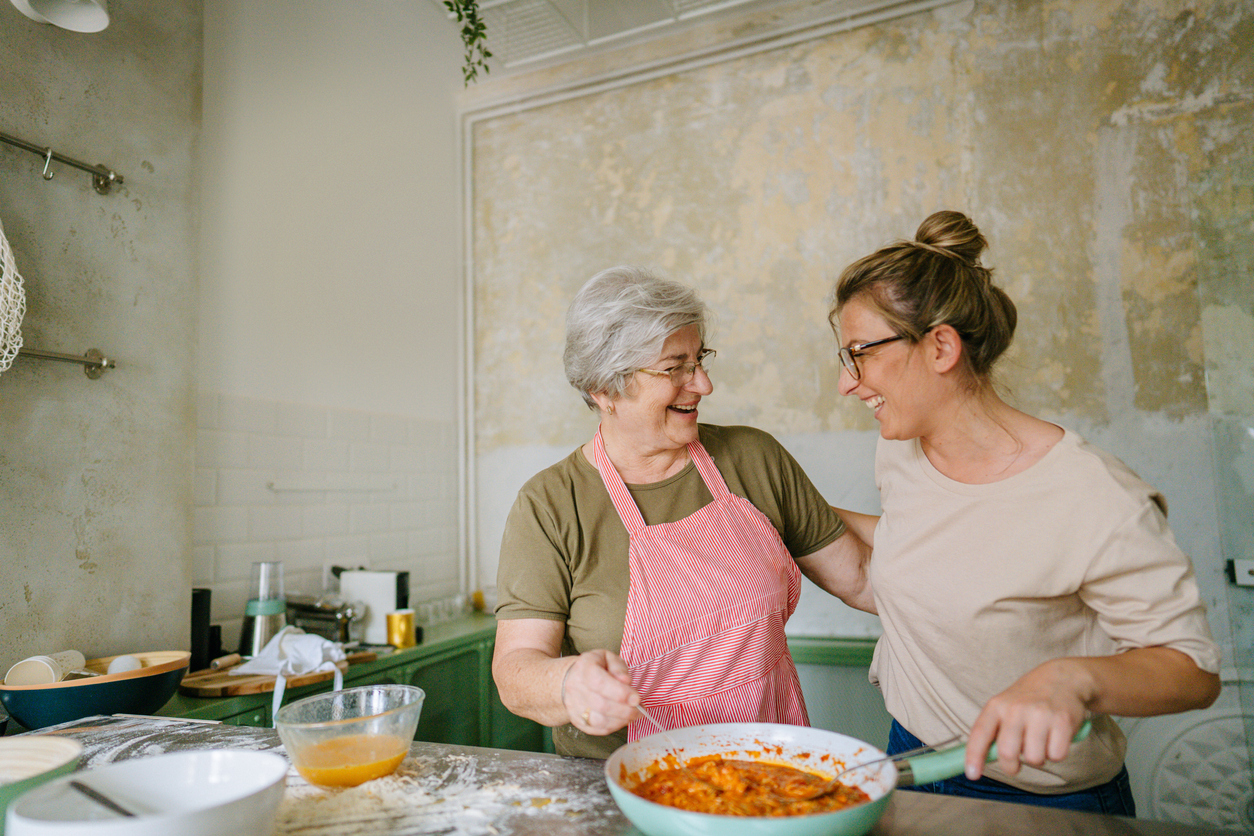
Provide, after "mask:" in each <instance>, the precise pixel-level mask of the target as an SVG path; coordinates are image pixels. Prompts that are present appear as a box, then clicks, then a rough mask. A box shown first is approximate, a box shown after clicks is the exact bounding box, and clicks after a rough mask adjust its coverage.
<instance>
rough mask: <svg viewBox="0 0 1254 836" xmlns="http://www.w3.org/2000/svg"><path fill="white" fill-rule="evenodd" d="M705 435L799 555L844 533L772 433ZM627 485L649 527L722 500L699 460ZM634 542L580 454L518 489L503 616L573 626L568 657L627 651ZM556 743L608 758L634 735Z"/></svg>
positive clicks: (504, 545) (708, 428)
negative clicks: (656, 477) (646, 481)
mask: <svg viewBox="0 0 1254 836" xmlns="http://www.w3.org/2000/svg"><path fill="white" fill-rule="evenodd" d="M699 437H700V440H701V444H702V446H704V447H705V449H706V452H708V453H709V454H710V456H711V457H712V458H713V459H714V464H715V465H716V466H717V467H718V470H719V473H720V474H721V475H722V477H723V480H724V481H725V482H726V483H727V487H728V490H730V491H731V492H732V493H734V494H736V495H737V496H741V497H744V498H745V499H747V500H749V502H751V503H752V504H753V506H754V507H755V508H757V509H758V510H759V511H761V512H762V514H763V515H764V516H766V518H767V519H768V520H770V522H771V524H772V525H773V526H774V527H775V530H776V531H777V532H779V535H780V539H781V540H783V542H784V545H785V546H786V547H787V549H788V551H789V553H791V554H792V555H793V556H794V557H804V556H806V555H809V554H813V553H814V552H816V551H818V550H819V549H821V548H823V547H824V546H826V545H827V544H828V543H831V542H832V541H833V540H835V539H836V538H837V537H839V536H840V535H841V534H843V533H844V530H845V527H844V524H843V523H842V522H841V520H840V517H838V516H837V515H836V513H835V512H834V511H833V510H832V509H831V506H829V505H828V504H827V502H826V501H825V500H824V499H823V497H822V495H821V494H820V493H819V492H818V490H817V489H816V488H815V487H814V485H813V484H812V483H811V482H810V479H809V477H807V476H806V474H805V471H803V470H802V469H801V466H800V465H799V464H797V462H796V460H795V459H793V457H792V456H791V455H789V453H788V451H787V450H785V449H784V448H783V447H782V446H781V445H780V443H779V442H778V441H776V440H775V438H774V437H772V436H771V435H770V434H769V433H766V432H763V431H761V430H757V429H754V428H752V427H719V426H713V425H709V424H701V425H699ZM627 488H628V490H629V491H630V492H631V495H632V498H633V499H635V501H636V505H637V507H639V508H640V513H641V515H642V516H643V517H644V521H645V523H647V524H648V525H657V524H659V523H666V522H675V521H677V520H681V519H683V518H685V517H687V516H689V515H691V514H694V513H696V512H697V511H699V510H700V509H701V508H703V507H705V506H706V505H708V504H709V503H710V502H712V501H713V499H714V497H713V496H711V494H710V492H709V490H708V489H707V488H706V486H705V482H704V481H702V479H701V474H700V473H699V472H698V471H697V469H696V465H694V464H693V463H692V462H691V461H690V462H689V463H688V464H687V466H686V467H684V469H683V470H681V471H680V472H679V473H677V474H675V475H674V476H672V477H670V478H669V479H665V480H663V481H661V482H655V483H651V484H647V485H628V486H627ZM627 545H628V538H627V529H626V527H625V526H624V525H623V522H622V520H621V519H619V516H618V512H617V511H616V510H615V508H614V503H613V502H612V501H611V500H610V495H609V492H608V491H606V489H605V483H604V482H603V481H602V480H601V474H600V472H599V471H598V470H597V469H596V467H595V466H594V465H592V463H590V462H589V461H588V460H587V458H586V457H585V456H584V454H583V451H582V449H576V450H575V451H574V452H573V453H571V454H570V455H569V456H567V457H566V458H565V459H563V460H562V461H560V462H558V463H557V464H555V465H553V466H552V467H549V468H547V469H546V470H543V471H541V472H540V473H538V474H537V475H535V476H533V477H532V478H531V479H530V480H529V481H528V482H527V483H526V484H525V485H523V487H522V490H520V491H519V492H518V498H517V499H516V500H515V502H514V507H513V508H512V509H511V510H510V513H509V517H508V519H507V521H506V523H505V535H504V537H503V538H502V541H501V559H500V566H499V569H498V571H497V600H498V603H497V608H496V616H497V618H498V619H508V618H544V619H551V620H554V621H564V622H566V634H565V637H564V638H563V640H562V655H564V656H569V655H575V654H579V653H582V652H584V651H585V650H595V649H604V650H610V651H612V652H614V653H618V652H619V649H620V647H621V644H622V637H623V622H624V619H625V618H626V614H627V588H628V582H629V578H628V566H627ZM553 739H554V745H555V747H556V748H557V751H558V752H559V753H560V754H567V755H578V756H581V757H601V758H604V757H608V756H609V755H610V754H611V753H612V752H613V751H614V749H615V748H617V746H619V745H621V744H622V743H625V742H626V732H625V731H624V732H622V734H621V735H610V736H609V737H604V738H597V737H590V736H588V735H585V734H583V733H582V732H579V731H578V730H577V729H575V728H574V727H573V726H564V727H561V728H559V729H555V730H554V735H553Z"/></svg>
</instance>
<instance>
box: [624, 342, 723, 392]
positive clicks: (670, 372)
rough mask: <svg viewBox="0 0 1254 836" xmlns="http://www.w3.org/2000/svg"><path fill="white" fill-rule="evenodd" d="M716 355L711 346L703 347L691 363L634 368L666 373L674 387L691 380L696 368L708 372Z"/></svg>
mask: <svg viewBox="0 0 1254 836" xmlns="http://www.w3.org/2000/svg"><path fill="white" fill-rule="evenodd" d="M716 356H718V352H717V351H715V350H714V349H712V348H703V349H701V351H699V352H698V353H697V359H696V361H695V362H692V363H680V364H679V365H678V366H671V367H670V368H669V369H636V371H638V372H644V373H645V374H651V375H654V376H656V377H661V376H662V375H666V376H668V377H669V378H670V379H671V385H672V386H674V387H675V388H676V389H678V388H680V387H683V386H687V385H688V381H690V380H692V378H693V377H695V376H696V374H697V369H698V368H700V369H701V371H703V372H705V373H706V374H709V373H710V370H709V365H710V361H711V360H713V359H714V358H715V357H716Z"/></svg>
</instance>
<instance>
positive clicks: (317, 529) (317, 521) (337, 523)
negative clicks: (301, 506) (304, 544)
mask: <svg viewBox="0 0 1254 836" xmlns="http://www.w3.org/2000/svg"><path fill="white" fill-rule="evenodd" d="M303 527H304V531H305V536H307V537H328V536H332V535H343V534H347V533H348V505H347V504H346V503H337V504H326V505H318V506H315V507H312V508H306V509H305V513H304V524H303Z"/></svg>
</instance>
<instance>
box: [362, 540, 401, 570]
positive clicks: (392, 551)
mask: <svg viewBox="0 0 1254 836" xmlns="http://www.w3.org/2000/svg"><path fill="white" fill-rule="evenodd" d="M406 546H407V537H406V534H405V532H403V531H384V532H381V533H378V534H371V535H370V557H371V562H372V564H373V565H376V566H378V565H381V564H382V565H389V566H396V567H398V568H399V564H401V563H402V562H403V561H404V560H405V558H406V557H408V550H407V548H406Z"/></svg>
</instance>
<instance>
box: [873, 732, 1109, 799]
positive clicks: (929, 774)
mask: <svg viewBox="0 0 1254 836" xmlns="http://www.w3.org/2000/svg"><path fill="white" fill-rule="evenodd" d="M1092 730H1093V721H1092V720H1085V721H1084V722H1083V723H1081V724H1080V728H1079V729H1078V730H1077V731H1076V733H1075V735H1074V736H1073V737H1072V738H1071V742H1072V743H1079V742H1080V741H1081V740H1084V739H1085V738H1086V737H1088V736H1089V732H1091V731H1092ZM966 758H967V747H966V746H965V745H958V746H953V747H950V748H948V749H941V750H940V751H938V752H929V753H927V754H926V755H917V756H915V757H913V758H909V759H907V760H904V761H901V762H899V763H898V764H897V786H899V787H913V786H914V785H915V784H930V783H932V782H934V781H943V780H945V779H946V778H953V777H954V776H955V775H961V774H962V772H963V769H964V767H965V766H966ZM995 760H997V744H996V743H994V744H993V745H992V746H991V747H989V750H988V760H987V762H988V763H992V762H993V761H995Z"/></svg>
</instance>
